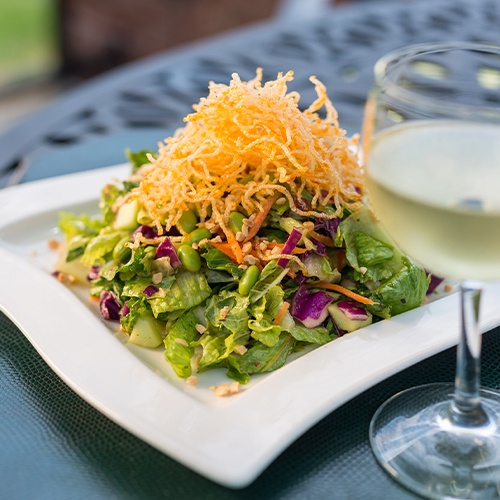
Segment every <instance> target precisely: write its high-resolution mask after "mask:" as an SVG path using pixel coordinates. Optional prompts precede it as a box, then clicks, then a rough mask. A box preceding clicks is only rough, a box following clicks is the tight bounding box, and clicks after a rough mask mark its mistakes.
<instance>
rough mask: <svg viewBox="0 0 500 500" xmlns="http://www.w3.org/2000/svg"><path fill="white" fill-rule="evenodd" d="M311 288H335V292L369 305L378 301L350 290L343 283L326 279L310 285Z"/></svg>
mask: <svg viewBox="0 0 500 500" xmlns="http://www.w3.org/2000/svg"><path fill="white" fill-rule="evenodd" d="M309 287H310V288H312V287H314V288H326V289H327V290H333V291H334V292H338V293H341V294H342V295H345V296H346V297H349V298H350V299H352V300H355V301H356V302H359V303H361V304H367V305H370V306H372V305H374V304H376V303H377V302H374V301H373V300H371V299H369V298H368V297H364V296H363V295H359V293H356V292H353V291H351V290H349V289H348V288H345V287H344V286H342V285H337V284H335V283H327V282H326V281H318V282H317V283H314V284H311V285H309Z"/></svg>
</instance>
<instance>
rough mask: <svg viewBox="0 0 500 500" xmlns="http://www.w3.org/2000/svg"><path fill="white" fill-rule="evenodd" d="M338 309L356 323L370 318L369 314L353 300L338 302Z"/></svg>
mask: <svg viewBox="0 0 500 500" xmlns="http://www.w3.org/2000/svg"><path fill="white" fill-rule="evenodd" d="M337 307H338V308H339V309H340V310H341V311H342V312H343V313H344V315H345V316H346V317H347V318H349V319H352V320H354V321H364V320H366V319H367V318H368V314H367V312H366V311H365V309H363V308H362V307H361V306H360V305H359V304H358V303H357V302H354V301H353V300H341V301H340V302H337Z"/></svg>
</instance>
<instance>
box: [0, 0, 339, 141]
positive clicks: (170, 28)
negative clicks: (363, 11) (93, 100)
mask: <svg viewBox="0 0 500 500" xmlns="http://www.w3.org/2000/svg"><path fill="white" fill-rule="evenodd" d="M346 1H347V0H336V1H335V2H334V1H333V0H251V1H249V0H0V133H2V132H3V131H4V130H6V129H7V128H9V127H10V126H12V125H13V124H15V123H16V122H17V121H19V120H20V119H22V118H23V117H24V116H26V115H27V114H29V113H31V112H33V111H35V110H36V109H38V108H39V107H41V106H44V105H45V104H47V103H48V102H50V100H52V99H54V98H55V97H57V95H59V93H60V92H63V91H64V90H65V89H68V88H70V87H71V86H74V85H76V84H78V83H79V82H81V81H84V80H86V79H88V78H91V77H94V76H96V75H99V74H100V73H102V72H105V71H108V70H110V69H112V68H115V67H117V66H120V65H122V64H125V63H128V62H131V61H134V60H137V59H139V58H142V57H145V56H149V55H151V54H154V53H156V52H159V51H162V50H166V49H170V48H172V47H175V46H176V45H180V44H185V43H189V42H192V41H195V40H199V39H201V38H204V37H209V36H211V35H214V34H217V33H220V32H223V31H227V30H231V29H236V28H238V27H240V26H244V25H248V24H251V23H255V22H259V21H263V20H266V19H269V18H272V17H276V16H280V17H283V18H285V17H299V16H300V17H301V18H303V17H304V16H314V15H317V14H318V13H319V12H321V10H322V9H324V8H326V7H328V6H330V5H333V3H335V4H339V3H345V2H346Z"/></svg>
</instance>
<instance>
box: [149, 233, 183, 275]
mask: <svg viewBox="0 0 500 500" xmlns="http://www.w3.org/2000/svg"><path fill="white" fill-rule="evenodd" d="M161 257H168V258H169V259H170V265H171V266H172V267H173V268H174V269H175V268H177V267H180V266H181V265H182V263H181V261H180V260H179V257H178V256H177V252H176V251H175V248H174V245H172V242H171V241H170V240H169V239H168V238H165V239H164V240H163V241H162V242H161V243H160V244H159V245H158V248H157V249H156V254H155V258H157V259H159V258H161Z"/></svg>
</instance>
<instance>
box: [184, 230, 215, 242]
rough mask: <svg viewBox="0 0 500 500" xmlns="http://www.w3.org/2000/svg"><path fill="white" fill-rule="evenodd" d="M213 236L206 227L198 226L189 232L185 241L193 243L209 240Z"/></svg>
mask: <svg viewBox="0 0 500 500" xmlns="http://www.w3.org/2000/svg"><path fill="white" fill-rule="evenodd" d="M211 237H212V233H211V232H210V231H209V230H208V229H207V228H206V227H198V228H196V229H195V230H194V231H191V232H190V233H189V234H188V237H187V238H186V241H185V242H186V243H189V244H190V245H192V244H193V243H199V242H200V241H201V240H204V239H207V240H209V239H210V238H211Z"/></svg>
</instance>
